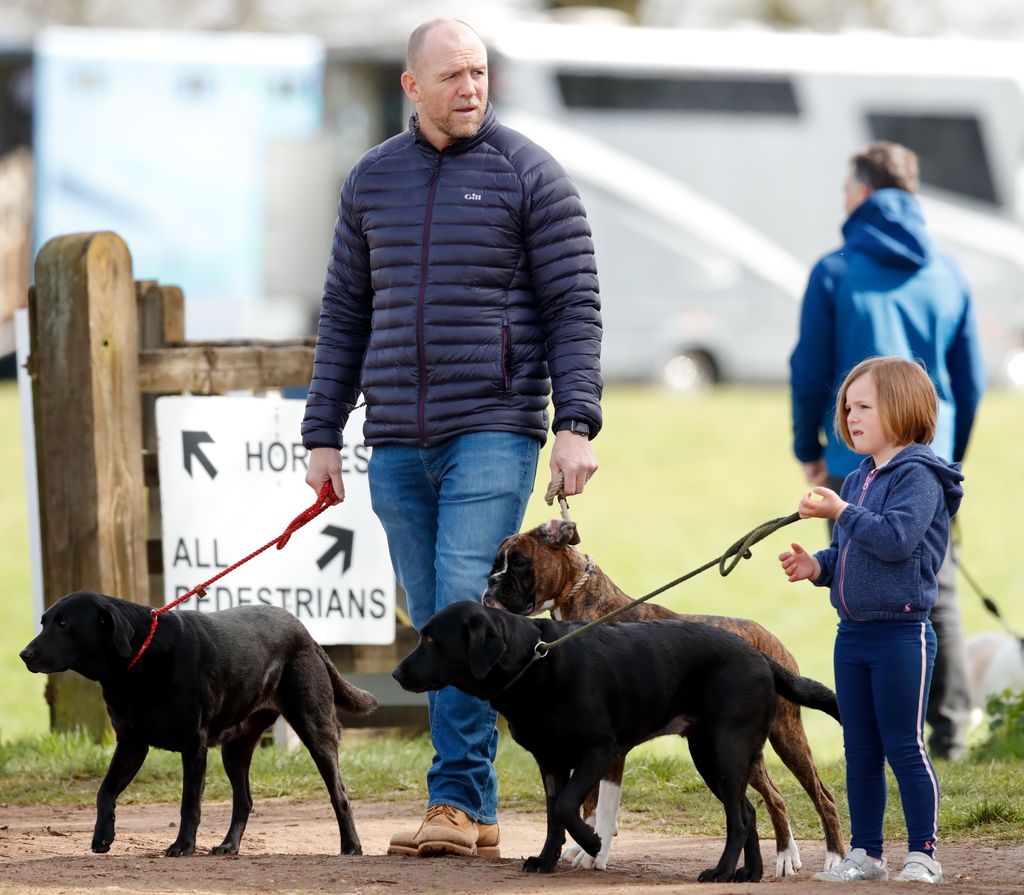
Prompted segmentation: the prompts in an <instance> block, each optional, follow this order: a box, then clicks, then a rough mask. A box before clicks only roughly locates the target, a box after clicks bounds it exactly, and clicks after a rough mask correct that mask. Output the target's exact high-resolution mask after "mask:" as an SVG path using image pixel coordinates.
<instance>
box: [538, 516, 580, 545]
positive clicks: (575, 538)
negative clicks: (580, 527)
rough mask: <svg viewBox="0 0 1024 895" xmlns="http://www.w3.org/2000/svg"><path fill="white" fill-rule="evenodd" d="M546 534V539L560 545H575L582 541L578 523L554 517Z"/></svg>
mask: <svg viewBox="0 0 1024 895" xmlns="http://www.w3.org/2000/svg"><path fill="white" fill-rule="evenodd" d="M545 534H546V537H545V540H546V541H548V542H549V543H551V544H555V545H557V546H559V547H575V546H576V545H577V544H578V543H579V542H580V536H579V532H577V531H576V523H575V522H566V521H564V520H562V519H552V520H551V521H550V522H549V523H548V525H547V529H546V531H545Z"/></svg>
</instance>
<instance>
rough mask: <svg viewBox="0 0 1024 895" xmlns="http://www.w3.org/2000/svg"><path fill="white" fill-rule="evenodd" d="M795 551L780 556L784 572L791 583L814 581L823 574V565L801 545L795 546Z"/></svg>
mask: <svg viewBox="0 0 1024 895" xmlns="http://www.w3.org/2000/svg"><path fill="white" fill-rule="evenodd" d="M792 546H793V550H792V552H790V551H789V550H787V551H786V552H785V553H780V554H779V562H781V563H782V571H783V572H785V573H786V578H788V579H789V580H790V581H804V580H810V581H813V580H814V579H815V578H817V577H818V576H819V575H820V574H821V565H820V564H819V563H818V561H817V560H816V559H815V558H814V557H813V556H811V554H810V553H808V552H807V551H806V550H804V548H803V547H801V546H800V545H799V544H793V545H792Z"/></svg>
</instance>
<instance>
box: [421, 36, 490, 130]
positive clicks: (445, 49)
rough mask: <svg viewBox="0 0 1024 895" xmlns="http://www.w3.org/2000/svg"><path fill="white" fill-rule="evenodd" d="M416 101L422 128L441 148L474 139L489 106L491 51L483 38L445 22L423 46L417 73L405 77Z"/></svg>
mask: <svg viewBox="0 0 1024 895" xmlns="http://www.w3.org/2000/svg"><path fill="white" fill-rule="evenodd" d="M402 86H403V88H404V89H405V92H406V94H407V95H408V96H409V98H410V99H411V100H412V101H413V102H415V103H416V110H417V112H418V113H419V119H420V130H421V131H422V132H423V135H424V136H425V137H426V138H427V139H428V140H429V141H430V142H431V143H432V144H433V145H434V146H435V147H436V148H437V149H444V148H445V147H446V146H448V145H449V144H450V143H451V142H452V140H458V139H463V138H465V137H472V136H473V135H474V134H475V133H476V132H477V131H478V130H479V129H480V125H481V123H482V122H483V120H484V113H485V112H486V110H487V51H486V49H485V48H484V45H483V44H482V43H481V42H480V39H479V38H478V37H477V36H476V35H475V34H473V32H472V31H469V30H468V29H466V28H463V27H461V26H458V25H439V26H437V27H436V28H434V29H433V30H432V31H431V32H430V33H429V34H427V37H426V39H425V41H424V44H423V50H422V52H421V54H420V59H419V60H418V61H417V63H416V71H415V72H411V71H407V72H405V74H403V75H402Z"/></svg>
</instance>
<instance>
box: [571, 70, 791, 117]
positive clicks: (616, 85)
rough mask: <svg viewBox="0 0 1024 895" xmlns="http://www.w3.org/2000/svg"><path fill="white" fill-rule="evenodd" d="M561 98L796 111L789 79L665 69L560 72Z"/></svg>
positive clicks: (745, 111)
mask: <svg viewBox="0 0 1024 895" xmlns="http://www.w3.org/2000/svg"><path fill="white" fill-rule="evenodd" d="M558 86H559V89H560V90H561V92H562V101H563V102H564V103H565V105H566V106H567V107H568V108H570V109H573V108H575V109H623V110H629V111H643V110H647V111H649V110H655V111H659V112H719V113H727V114H734V115H751V114H753V115H787V116H795V115H798V114H799V112H800V110H799V108H798V107H797V102H796V92H795V91H794V89H793V83H792V81H790V80H789V79H788V78H781V77H769V76H765V77H757V78H749V77H728V78H726V77H721V76H719V75H712V74H700V73H698V74H692V75H673V74H665V73H663V72H647V73H643V72H637V73H635V74H625V75H624V74H614V75H612V74H594V73H591V72H573V71H564V70H563V71H560V72H558Z"/></svg>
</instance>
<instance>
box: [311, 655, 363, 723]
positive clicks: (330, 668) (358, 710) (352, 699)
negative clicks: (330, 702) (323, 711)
mask: <svg viewBox="0 0 1024 895" xmlns="http://www.w3.org/2000/svg"><path fill="white" fill-rule="evenodd" d="M316 648H317V651H318V652H319V653H320V658H321V659H322V660H323V663H324V665H325V666H326V667H327V674H328V675H330V678H331V687H332V688H333V689H334V704H335V705H336V706H337V707H338V708H339V709H344V710H345V711H346V712H352V714H353V715H369V714H370V712H372V711H373V710H374V709H375V708H377V697H376V696H374V695H373V694H372V693H371V692H369V691H368V690H360V689H359V687H356V686H354V685H353V684H350V683H349V682H348V681H347V680H345V678H343V677H342V676H341V674H340V673H339V672H338V669H337V668H335V667H334V663H333V662H332V661H331V657H330V656H328V655H327V652H326V651H325V650H324V648H323V647H322V646H320V644H319V643H318V644H317V645H316Z"/></svg>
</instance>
